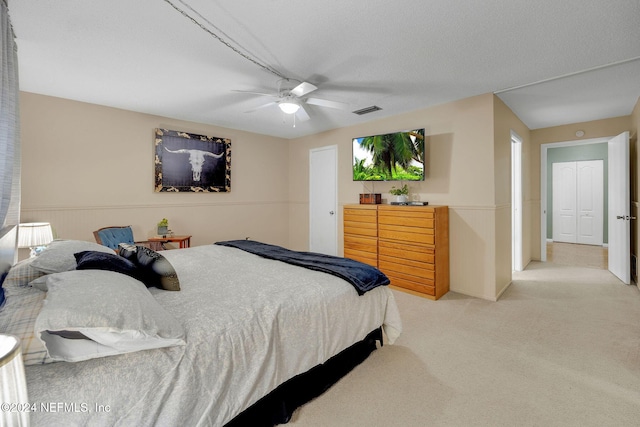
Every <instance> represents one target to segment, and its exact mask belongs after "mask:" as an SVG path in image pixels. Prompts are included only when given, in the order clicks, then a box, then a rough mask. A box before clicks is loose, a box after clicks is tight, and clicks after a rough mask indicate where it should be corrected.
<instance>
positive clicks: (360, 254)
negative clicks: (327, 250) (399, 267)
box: [344, 248, 378, 268]
mask: <svg viewBox="0 0 640 427" xmlns="http://www.w3.org/2000/svg"><path fill="white" fill-rule="evenodd" d="M344 257H345V258H351V259H354V260H356V261H360V262H362V263H365V264H369V265H370V266H372V267H376V268H377V267H378V257H377V255H376V254H375V253H371V252H364V251H358V250H354V249H347V248H344Z"/></svg>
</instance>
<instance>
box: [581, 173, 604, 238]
mask: <svg viewBox="0 0 640 427" xmlns="http://www.w3.org/2000/svg"><path fill="white" fill-rule="evenodd" d="M603 172H604V163H603V161H602V160H591V161H583V162H577V163H576V174H577V188H576V190H577V192H578V193H577V208H578V218H577V219H578V225H577V227H576V232H577V236H576V239H577V243H581V244H585V245H602V240H603V231H604V201H603V200H604V177H603Z"/></svg>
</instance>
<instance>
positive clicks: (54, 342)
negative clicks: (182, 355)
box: [34, 270, 185, 362]
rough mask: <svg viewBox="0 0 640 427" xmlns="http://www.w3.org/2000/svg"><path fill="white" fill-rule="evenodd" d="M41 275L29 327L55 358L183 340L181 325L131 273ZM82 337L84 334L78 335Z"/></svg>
mask: <svg viewBox="0 0 640 427" xmlns="http://www.w3.org/2000/svg"><path fill="white" fill-rule="evenodd" d="M46 277H47V287H48V289H49V290H48V293H47V299H46V301H45V304H44V305H43V307H42V310H41V311H40V314H38V318H37V319H36V324H35V327H34V330H35V332H36V336H37V337H38V338H40V340H41V341H42V342H43V343H44V345H45V347H46V348H47V352H48V354H49V356H50V357H51V358H52V359H54V360H64V361H67V362H78V361H81V360H87V359H93V358H96V357H104V356H112V355H116V354H123V353H130V352H134V351H140V350H149V349H154V348H162V347H170V346H175V345H184V344H185V341H184V329H183V328H182V325H181V324H180V323H179V322H178V321H177V320H176V319H175V318H174V317H173V316H172V315H171V314H169V312H168V311H166V310H165V309H164V308H163V307H162V306H161V305H160V304H159V303H158V302H157V301H156V299H155V298H154V297H153V295H151V293H149V291H148V290H147V288H146V287H145V286H144V284H142V282H140V281H138V280H136V279H134V278H132V277H129V276H126V275H124V274H120V273H114V272H112V271H105V270H74V271H66V272H63V273H58V274H52V275H49V276H46ZM83 336H84V337H86V338H87V339H78V338H82V337H83ZM69 338H74V339H69Z"/></svg>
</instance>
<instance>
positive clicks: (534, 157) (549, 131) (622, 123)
mask: <svg viewBox="0 0 640 427" xmlns="http://www.w3.org/2000/svg"><path fill="white" fill-rule="evenodd" d="M630 126H631V118H630V116H623V117H614V118H611V119H603V120H594V121H591V122H582V123H573V124H569V125H564V126H555V127H550V128H543V129H535V130H532V131H531V146H530V149H531V156H530V160H531V186H530V188H531V200H532V209H531V257H532V258H533V259H536V260H539V259H540V257H541V247H540V244H541V238H542V237H541V234H540V220H541V219H540V210H541V206H542V205H541V201H540V147H541V145H542V144H548V143H553V142H566V141H580V140H587V139H592V138H602V137H607V136H616V135H619V134H620V133H622V132H625V131H628V130H629V129H630ZM578 130H582V131H584V135H583V136H582V137H577V136H576V132H577V131H578Z"/></svg>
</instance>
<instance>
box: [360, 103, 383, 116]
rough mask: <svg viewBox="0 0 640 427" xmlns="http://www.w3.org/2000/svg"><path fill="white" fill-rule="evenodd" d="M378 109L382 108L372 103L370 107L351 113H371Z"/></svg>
mask: <svg viewBox="0 0 640 427" xmlns="http://www.w3.org/2000/svg"><path fill="white" fill-rule="evenodd" d="M380 110H382V108H380V107H378V106H377V105H372V106H371V107H365V108H362V109H360V110H356V111H353V114H357V115H359V116H362V115H364V114H369V113H373V112H374V111H380Z"/></svg>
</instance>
